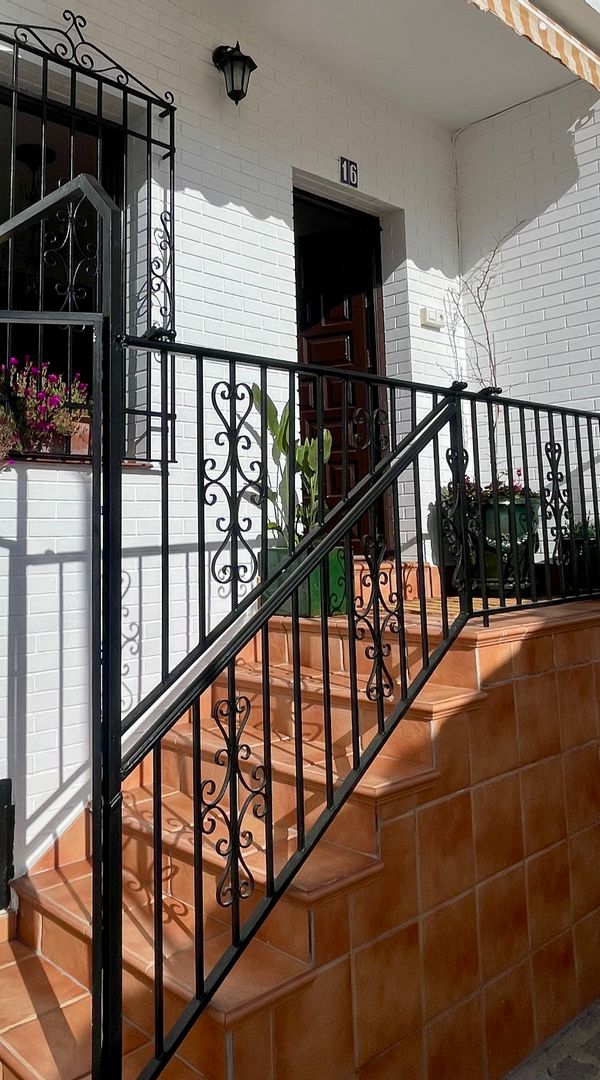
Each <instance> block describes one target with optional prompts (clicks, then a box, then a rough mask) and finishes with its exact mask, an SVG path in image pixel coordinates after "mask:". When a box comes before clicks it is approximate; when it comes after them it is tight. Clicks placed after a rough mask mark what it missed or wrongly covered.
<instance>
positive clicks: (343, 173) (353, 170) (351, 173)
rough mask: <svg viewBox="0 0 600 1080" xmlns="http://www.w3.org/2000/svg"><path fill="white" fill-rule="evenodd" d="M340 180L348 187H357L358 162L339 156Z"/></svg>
mask: <svg viewBox="0 0 600 1080" xmlns="http://www.w3.org/2000/svg"><path fill="white" fill-rule="evenodd" d="M340 180H341V181H342V184H348V186H349V187H356V188H357V187H358V162H356V161H350V159H349V158H345V157H343V158H340Z"/></svg>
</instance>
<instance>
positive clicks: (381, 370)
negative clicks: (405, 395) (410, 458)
mask: <svg viewBox="0 0 600 1080" xmlns="http://www.w3.org/2000/svg"><path fill="white" fill-rule="evenodd" d="M292 196H293V199H294V202H295V200H296V198H299V199H302V200H303V201H304V202H310V203H313V204H315V205H317V206H322V207H324V208H325V209H327V210H329V211H332V212H333V213H338V214H344V215H345V216H346V217H353V218H356V219H357V221H363V222H368V224H369V227H370V228H371V229H372V230H373V246H372V278H373V289H372V296H371V297H370V299H371V302H370V303H369V306H368V309H367V318H368V324H369V339H370V342H372V344H373V349H374V352H375V356H374V357H373V356H371V355H369V369H368V370H369V373H370V374H373V375H381V376H384V377H385V375H386V355H385V330H384V326H385V323H384V310H383V265H382V258H381V233H382V231H383V230H382V226H381V220H380V218H379V216H378V215H376V214H370V213H369V212H368V211H365V210H359V209H358V208H357V207H355V206H352V205H348V204H347V203H341V202H335V201H334V200H333V199H329V198H326V197H325V196H323V195H315V194H314V193H313V192H311V191H306V190H305V189H304V188H302V187H298V186H296V185H294V187H293V189H292ZM295 236H296V233H295V228H294V241H295ZM296 268H297V264H295V269H296ZM296 337H297V338H298V319H297V316H296ZM378 396H379V405H380V407H381V408H383V409H384V410H385V404H386V402H385V393H384V391H383V388H381V390H380V391H379V394H378ZM393 422H394V418H393V417H390V418H389V424H390V428H391V424H392V423H393ZM381 517H382V521H381V525H382V528H383V532H384V535H385V541H386V545H387V548H388V551H391V549H392V540H393V530H392V502H391V495H390V493H389V492H388V493H387V494H385V495H384V496H383V498H382V502H381Z"/></svg>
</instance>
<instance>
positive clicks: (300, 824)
mask: <svg viewBox="0 0 600 1080" xmlns="http://www.w3.org/2000/svg"><path fill="white" fill-rule="evenodd" d="M305 588H306V589H308V588H309V584H308V582H307V583H306V585H305ZM301 678H302V654H301V648H300V618H299V615H298V589H294V592H293V593H292V679H293V698H294V700H293V713H294V759H295V764H296V829H297V834H298V835H297V838H296V843H297V846H298V850H301V849H302V848H303V847H304V836H305V820H304V819H305V813H304V737H303V731H302V687H301V685H300V680H301Z"/></svg>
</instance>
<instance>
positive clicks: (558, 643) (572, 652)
mask: <svg viewBox="0 0 600 1080" xmlns="http://www.w3.org/2000/svg"><path fill="white" fill-rule="evenodd" d="M594 653H595V641H594V630H593V629H592V628H591V627H589V626H582V627H579V628H576V629H570V630H564V631H562V632H561V633H555V634H554V662H555V664H556V667H557V668H568V667H573V666H574V665H575V664H584V663H585V662H586V660H592V659H593V656H594Z"/></svg>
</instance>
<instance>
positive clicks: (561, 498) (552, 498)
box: [542, 442, 573, 566]
mask: <svg viewBox="0 0 600 1080" xmlns="http://www.w3.org/2000/svg"><path fill="white" fill-rule="evenodd" d="M544 451H545V454H546V457H547V459H548V463H549V465H550V468H549V470H548V472H547V473H546V479H547V480H548V481H549V483H550V487H545V488H544V489H543V491H542V502H543V511H544V513H545V515H546V519H547V520H548V521H552V520H553V521H554V524H553V525H552V526H551V528H550V535H551V536H552V538H553V540H554V551H553V553H552V561H553V563H554V564H555V565H556V566H561V565H562V566H566V565H568V563H569V562H570V552H569V549H568V547H567V546H566V541H568V539H569V536H570V523H571V521H572V518H573V514H572V508H571V504H570V502H569V492H568V488H567V487H566V486H563V485H564V484H565V474H564V472H563V470H562V469H561V467H560V462H561V458H562V453H563V451H562V446H561V445H560V443H558V442H547V443H546V445H545V447H544Z"/></svg>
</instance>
